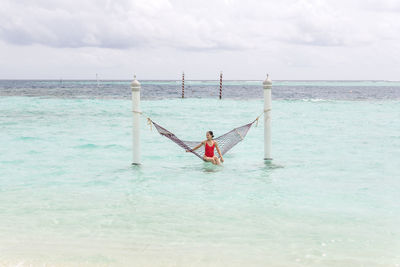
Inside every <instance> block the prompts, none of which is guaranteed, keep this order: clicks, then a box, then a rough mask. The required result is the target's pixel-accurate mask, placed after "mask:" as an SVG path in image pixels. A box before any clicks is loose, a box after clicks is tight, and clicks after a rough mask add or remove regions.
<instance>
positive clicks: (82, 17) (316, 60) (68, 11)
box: [0, 0, 400, 80]
mask: <svg viewBox="0 0 400 267" xmlns="http://www.w3.org/2000/svg"><path fill="white" fill-rule="evenodd" d="M183 70H184V71H185V73H186V77H187V79H218V73H219V71H221V70H222V71H223V72H224V75H225V76H224V77H225V78H226V79H257V80H261V79H263V78H264V76H265V74H266V73H267V72H268V73H270V74H271V76H272V78H273V79H353V80H354V79H388V80H400V77H399V76H400V1H399V0H264V1H263V0H258V1H256V0H224V1H220V0H201V1H200V0H197V1H194V0H79V1H78V0H0V79H32V78H33V79H59V78H63V79H74V78H75V79H94V78H95V75H96V73H98V74H99V77H100V78H101V79H130V78H131V77H132V76H133V73H134V72H135V73H136V74H137V76H138V78H139V79H179V77H180V75H181V72H182V71H183Z"/></svg>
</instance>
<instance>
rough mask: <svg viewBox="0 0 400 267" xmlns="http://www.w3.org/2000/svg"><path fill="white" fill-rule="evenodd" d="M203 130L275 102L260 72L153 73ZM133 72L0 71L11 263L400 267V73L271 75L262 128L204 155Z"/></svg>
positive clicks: (168, 100) (3, 202)
mask: <svg viewBox="0 0 400 267" xmlns="http://www.w3.org/2000/svg"><path fill="white" fill-rule="evenodd" d="M140 82H141V83H142V102H141V106H142V107H141V108H142V110H143V111H144V112H145V114H144V115H146V116H148V117H150V118H151V119H152V120H154V121H155V122H157V123H159V124H160V125H162V126H163V127H165V128H167V129H168V130H170V131H172V132H174V133H175V134H176V135H177V136H178V137H180V138H182V139H187V140H199V141H200V140H203V139H204V136H205V132H206V131H207V130H213V131H214V133H215V135H216V136H218V135H221V134H223V133H225V132H227V131H229V130H231V129H232V128H234V127H237V126H241V125H243V124H246V123H248V122H251V121H252V120H254V119H255V118H256V117H257V116H258V115H259V114H260V113H261V112H262V111H263V99H262V94H263V89H262V84H261V83H262V81H224V85H223V92H222V100H219V99H218V94H219V83H218V82H217V81H186V88H185V97H186V98H185V99H181V84H180V81H140ZM130 94H131V91H130V81H99V82H97V81H45V80H43V81H40V80H35V81H28V80H23V81H8V80H1V81H0V266H400V82H390V81H273V88H272V97H273V101H272V111H271V118H272V157H273V160H272V162H266V161H264V160H263V123H262V120H260V122H259V123H258V125H254V126H253V127H252V128H251V129H250V131H249V133H248V135H247V137H246V138H245V139H244V140H243V141H242V142H241V143H239V144H238V145H237V146H235V147H234V148H233V149H232V150H231V151H230V152H228V153H227V154H226V155H225V157H224V158H225V163H224V164H223V166H212V165H211V164H209V163H204V162H202V161H201V160H199V159H198V158H197V157H195V156H193V155H192V154H190V153H185V152H184V151H183V150H182V149H181V148H180V147H178V146H177V145H176V144H174V143H173V142H171V141H170V140H168V139H167V138H165V137H162V136H160V135H159V134H158V133H157V131H156V130H155V129H154V127H152V128H151V127H150V126H149V125H148V124H147V121H146V116H143V119H142V121H141V129H140V130H141V138H142V143H141V144H142V165H140V166H132V165H131V162H132V143H131V142H132V106H131V101H130V96H131V95H130Z"/></svg>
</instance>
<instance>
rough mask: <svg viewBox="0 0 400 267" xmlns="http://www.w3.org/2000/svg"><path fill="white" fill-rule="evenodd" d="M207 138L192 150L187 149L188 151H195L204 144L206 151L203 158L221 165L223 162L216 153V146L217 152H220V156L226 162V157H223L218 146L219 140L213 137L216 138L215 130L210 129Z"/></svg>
mask: <svg viewBox="0 0 400 267" xmlns="http://www.w3.org/2000/svg"><path fill="white" fill-rule="evenodd" d="M206 138H207V140H205V141H203V142H201V143H200V144H199V145H198V146H196V147H195V148H193V149H192V150H186V152H192V151H195V150H196V149H198V148H200V147H201V146H202V145H205V149H204V152H205V153H204V156H203V160H204V161H208V162H211V163H212V164H214V165H220V164H221V162H220V159H219V158H218V157H217V156H215V155H214V148H216V149H217V152H218V154H219V157H220V158H221V161H222V162H224V158H223V157H222V154H221V150H220V149H219V147H218V143H217V141H215V140H213V138H214V134H213V132H212V131H208V132H207V133H206Z"/></svg>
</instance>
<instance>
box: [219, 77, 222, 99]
mask: <svg viewBox="0 0 400 267" xmlns="http://www.w3.org/2000/svg"><path fill="white" fill-rule="evenodd" d="M221 98H222V71H221V73H220V74H219V99H221Z"/></svg>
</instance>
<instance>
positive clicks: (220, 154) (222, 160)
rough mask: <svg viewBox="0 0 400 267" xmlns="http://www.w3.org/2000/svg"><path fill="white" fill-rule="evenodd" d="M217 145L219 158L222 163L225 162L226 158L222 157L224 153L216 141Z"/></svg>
mask: <svg viewBox="0 0 400 267" xmlns="http://www.w3.org/2000/svg"><path fill="white" fill-rule="evenodd" d="M214 143H215V148H216V149H217V152H218V154H219V158H220V159H221V162H224V158H223V157H222V153H221V150H220V149H219V146H218V143H217V142H216V141H214Z"/></svg>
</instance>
